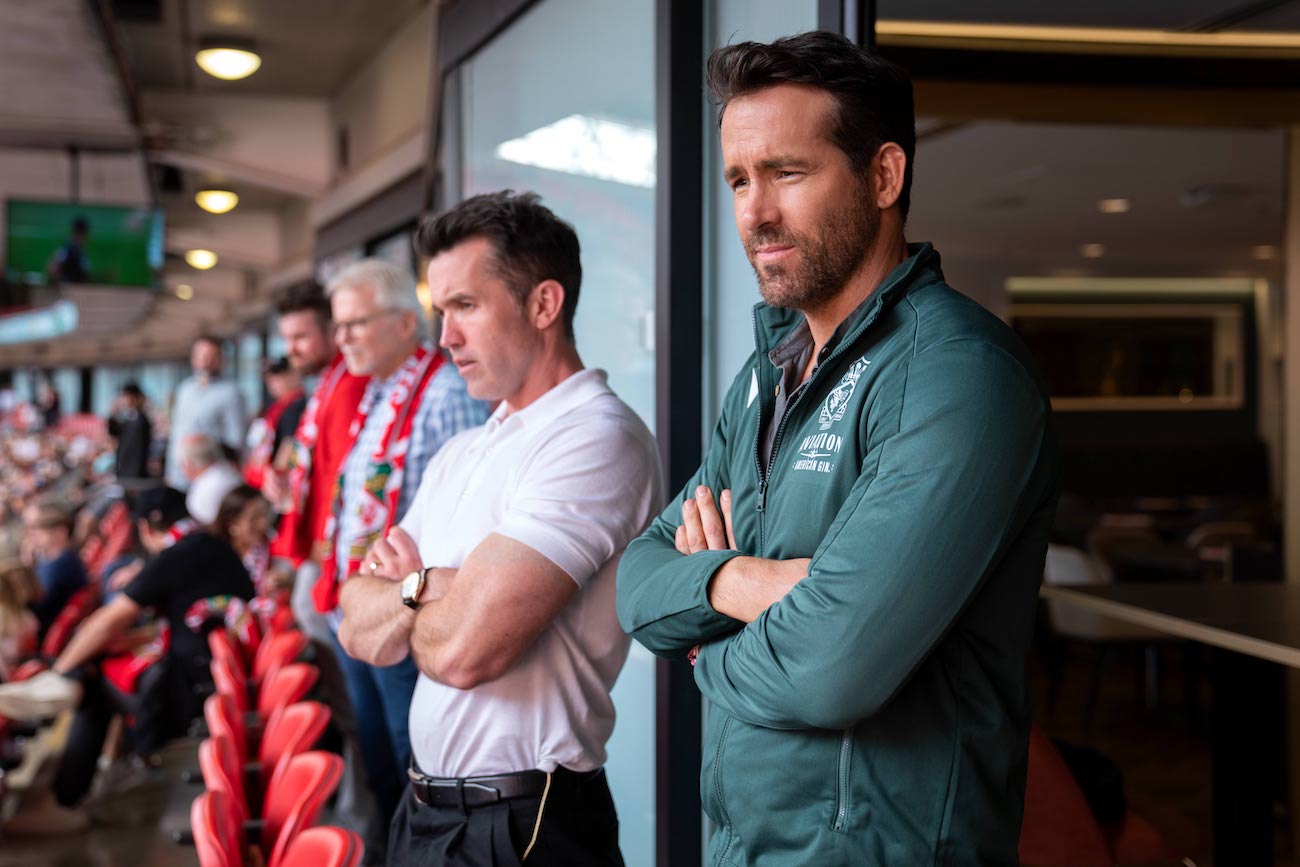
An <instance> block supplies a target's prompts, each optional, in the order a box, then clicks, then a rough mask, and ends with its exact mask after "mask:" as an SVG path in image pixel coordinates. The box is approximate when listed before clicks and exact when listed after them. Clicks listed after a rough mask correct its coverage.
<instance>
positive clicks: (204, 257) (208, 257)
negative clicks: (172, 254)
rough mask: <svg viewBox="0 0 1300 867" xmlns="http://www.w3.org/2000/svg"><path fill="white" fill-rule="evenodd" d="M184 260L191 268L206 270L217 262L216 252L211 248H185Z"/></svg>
mask: <svg viewBox="0 0 1300 867" xmlns="http://www.w3.org/2000/svg"><path fill="white" fill-rule="evenodd" d="M185 261H186V262H188V263H189V265H190V267H191V268H198V269H199V270H200V271H206V270H208V269H209V268H211V267H212V266H213V265H215V264H217V254H216V253H214V252H212V251H211V250H187V251H185Z"/></svg>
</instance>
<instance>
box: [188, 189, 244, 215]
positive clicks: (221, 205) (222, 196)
mask: <svg viewBox="0 0 1300 867" xmlns="http://www.w3.org/2000/svg"><path fill="white" fill-rule="evenodd" d="M194 201H195V202H196V203H198V206H199V207H200V208H202V209H203V210H205V211H207V212H208V213H209V214H225V213H229V212H230V211H232V210H234V208H235V205H238V204H239V196H237V195H235V194H234V193H232V192H230V190H199V191H198V192H197V193H195V194H194Z"/></svg>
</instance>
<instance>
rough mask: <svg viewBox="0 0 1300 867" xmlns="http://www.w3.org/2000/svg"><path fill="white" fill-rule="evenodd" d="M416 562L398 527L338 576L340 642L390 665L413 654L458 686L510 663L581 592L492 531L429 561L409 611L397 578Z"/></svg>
mask: <svg viewBox="0 0 1300 867" xmlns="http://www.w3.org/2000/svg"><path fill="white" fill-rule="evenodd" d="M372 566H373V568H372ZM422 568H424V566H423V564H422V563H421V561H420V553H419V550H418V549H417V548H416V545H415V542H414V540H412V539H411V537H410V535H408V534H407V533H406V532H405V531H404V530H402V529H401V528H400V527H395V528H393V530H392V531H390V532H389V534H388V537H387V538H385V539H380V540H379V541H378V542H376V543H375V544H374V546H373V547H372V548H371V549H370V553H369V554H368V555H367V556H366V560H365V562H364V563H363V564H362V567H361V574H359V575H354V576H352V577H351V578H349V579H348V580H347V581H345V582H344V583H343V589H342V591H341V592H340V596H339V604H340V605H341V606H342V608H343V622H342V624H341V625H340V627H339V641H340V642H341V643H342V645H343V649H344V650H346V651H347V652H348V653H349V654H350V655H352V656H353V657H355V658H357V659H360V660H362V661H363V662H368V663H370V664H371V665H393V664H395V663H397V662H400V661H401V660H402V659H404V658H405V657H406V655H407V654H408V653H410V654H411V656H412V657H413V659H414V660H415V664H416V666H417V667H418V668H419V669H420V671H421V672H422V673H423V674H425V675H426V676H428V677H430V678H432V679H434V680H437V681H439V682H441V683H444V684H446V685H448V686H452V687H456V688H457V689H471V688H473V687H475V686H478V685H479V684H481V683H487V682H489V681H492V680H496V679H497V678H498V677H500V676H501V675H502V674H504V673H505V672H506V671H508V670H509V669H510V668H511V666H513V665H514V663H515V661H516V660H517V659H518V658H519V657H520V655H522V654H523V652H524V651H525V650H527V649H528V648H529V647H530V646H531V645H532V643H533V642H534V641H535V640H536V639H537V636H538V635H540V634H541V632H542V630H543V629H545V628H546V625H547V624H548V623H550V622H551V621H552V620H553V619H555V617H556V616H557V615H558V614H559V613H560V611H561V610H562V609H563V608H564V606H565V605H567V604H568V603H569V600H570V599H571V598H573V595H574V594H575V593H577V591H578V585H577V584H576V583H575V582H574V581H573V579H572V578H570V577H569V576H568V575H567V574H566V573H565V572H564V570H563V569H561V568H560V567H559V566H557V565H555V564H554V563H552V562H551V561H550V560H548V559H547V558H546V557H544V556H542V555H541V554H539V553H538V552H537V551H534V550H533V549H532V548H530V547H528V546H527V545H525V544H523V543H522V542H518V541H515V540H514V539H511V538H509V537H507V536H502V535H500V534H497V533H493V534H492V535H490V536H488V537H487V538H486V539H484V540H483V542H482V543H480V544H479V546H478V547H476V548H475V549H474V550H473V551H472V552H470V555H469V556H468V557H467V558H465V562H464V563H463V564H462V565H461V566H460V568H458V569H445V568H444V569H432V570H430V572H429V576H428V579H427V580H426V582H425V587H424V592H423V593H422V595H421V597H420V607H419V609H418V611H413V610H411V609H410V608H407V607H406V606H405V605H403V604H402V600H401V594H400V593H399V590H398V582H399V581H400V580H401V579H402V578H403V577H404V576H406V575H407V574H409V573H410V572H413V571H417V570H419V569H422Z"/></svg>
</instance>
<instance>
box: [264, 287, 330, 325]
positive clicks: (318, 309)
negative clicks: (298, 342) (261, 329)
mask: <svg viewBox="0 0 1300 867" xmlns="http://www.w3.org/2000/svg"><path fill="white" fill-rule="evenodd" d="M303 311H309V312H311V313H315V314H316V315H317V316H319V317H320V320H321V322H329V321H330V301H329V298H327V297H325V289H324V287H322V286H321V285H320V284H319V283H317V282H316V281H315V280H311V279H308V280H299V281H298V282H297V283H290V284H289V285H288V286H285V287H284V288H282V289H280V290H279V291H278V292H276V293H275V312H276V314H278V315H280V316H285V315H287V314H289V313H301V312H303Z"/></svg>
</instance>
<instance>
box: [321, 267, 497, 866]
mask: <svg viewBox="0 0 1300 867" xmlns="http://www.w3.org/2000/svg"><path fill="white" fill-rule="evenodd" d="M327 292H328V294H329V299H330V309H331V312H332V314H333V317H334V337H335V340H336V342H337V343H338V347H339V349H340V351H341V352H342V353H343V360H344V363H345V364H346V365H347V368H348V372H349V373H351V374H353V375H354V376H366V377H369V378H370V383H369V385H368V386H367V387H366V391H365V394H364V395H363V396H362V398H361V402H360V404H358V406H357V410H356V414H355V415H354V417H353V419H352V424H351V428H350V431H349V432H350V433H351V434H352V436H353V438H354V439H353V445H352V450H351V451H350V452H349V454H348V456H347V457H346V458H345V459H344V460H343V465H342V467H341V469H340V473H339V479H338V485H337V486H336V491H337V493H336V494H335V502H334V503H333V508H331V509H330V517H329V518H328V519H327V524H326V528H325V539H326V546H325V551H324V552H323V556H322V558H321V560H322V562H321V577H320V579H319V580H318V581H317V583H316V587H315V593H314V596H315V601H316V607H317V608H318V609H319V610H320V611H322V612H324V613H326V614H327V616H328V620H329V622H330V625H331V627H332V628H333V629H334V630H335V632H337V630H338V624H339V620H340V616H341V615H339V613H338V612H337V608H338V587H339V584H340V583H341V582H342V581H343V580H345V579H346V578H347V577H348V576H349V575H353V574H355V573H356V572H357V571H358V570H359V569H360V566H361V563H362V560H363V558H364V557H365V555H366V552H367V550H368V549H369V548H370V546H371V544H372V543H373V542H374V541H375V540H377V539H379V538H381V537H383V536H384V535H385V534H386V533H387V532H388V530H389V529H391V528H392V527H394V526H396V524H397V522H398V521H400V520H401V519H402V516H403V515H405V514H406V510H407V508H408V507H409V506H410V504H411V501H412V499H413V498H414V496H415V491H416V489H417V488H418V487H419V485H420V478H421V476H423V475H424V467H425V465H426V464H427V463H428V462H429V459H430V458H431V457H433V455H434V453H435V452H437V451H438V449H439V448H441V447H442V445H443V444H444V443H446V442H447V440H449V439H451V438H452V437H453V436H455V435H456V434H457V433H460V432H461V431H464V430H468V429H470V428H473V427H477V426H478V425H481V424H483V423H484V422H485V421H486V420H487V416H488V408H487V406H486V405H485V404H483V403H481V402H479V401H476V400H474V399H473V398H471V397H470V396H469V393H468V392H467V391H466V388H465V382H464V380H462V379H461V377H460V374H459V373H458V372H457V371H456V367H455V365H452V364H448V363H446V361H445V358H444V356H443V355H442V353H441V352H440V351H439V350H438V349H437V348H436V347H435V346H433V345H432V344H431V343H430V342H428V340H427V339H426V336H427V334H428V330H429V329H428V323H427V321H426V318H425V312H424V308H423V306H422V305H421V304H420V301H419V298H418V296H417V295H416V291H415V280H414V278H413V277H412V276H411V274H410V272H409V271H406V270H404V269H401V268H398V267H397V266H395V265H392V264H389V263H388V262H384V261H382V260H378V259H367V260H364V261H361V262H358V263H356V264H355V265H352V266H350V267H349V268H347V269H346V270H344V271H343V272H342V273H340V274H339V275H338V276H337V277H336V278H335V279H334V280H333V281H331V282H330V285H329V286H328V287H327ZM338 658H339V660H340V662H341V664H342V667H343V673H344V676H345V678H346V680H347V686H348V695H349V697H350V698H351V701H352V706H353V710H354V711H355V713H356V716H357V734H358V741H359V742H360V745H361V759H362V763H363V764H364V766H365V770H366V776H367V778H368V780H369V781H370V786H371V788H372V789H373V791H374V794H375V799H376V806H377V810H378V813H379V816H378V818H379V820H380V821H381V822H382V823H383V824H382V825H381V826H380V827H381V828H387V826H388V822H389V820H390V819H391V818H392V815H393V811H394V810H395V809H396V806H397V802H398V799H399V798H400V797H401V794H402V790H403V786H402V781H403V779H404V777H405V771H406V766H407V764H408V763H409V761H410V754H411V747H410V739H409V736H408V734H407V715H408V712H409V709H410V704H411V694H412V692H413V691H414V689H415V682H416V678H417V677H418V674H419V673H418V671H417V670H416V667H415V664H414V663H413V662H411V660H410V659H406V660H404V661H402V662H400V663H398V664H396V665H390V666H371V665H367V664H365V663H363V662H359V661H357V660H355V659H352V658H351V657H349V656H348V655H347V654H346V653H343V652H342V650H341V649H340V651H339V653H338ZM382 839H383V835H382V834H379V835H376V836H375V839H374V843H375V844H377V845H378V846H380V847H382V845H383V843H382V842H381V841H382ZM371 848H373V846H372V847H371Z"/></svg>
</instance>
